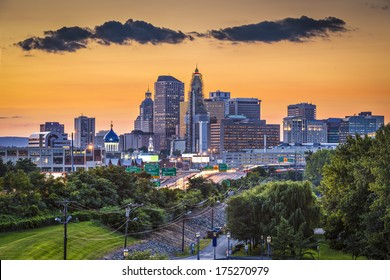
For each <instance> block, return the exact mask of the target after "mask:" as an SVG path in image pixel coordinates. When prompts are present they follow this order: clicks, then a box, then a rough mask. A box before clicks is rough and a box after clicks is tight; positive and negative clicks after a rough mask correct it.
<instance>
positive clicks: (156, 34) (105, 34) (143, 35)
mask: <svg viewBox="0 0 390 280" xmlns="http://www.w3.org/2000/svg"><path fill="white" fill-rule="evenodd" d="M94 38H97V39H100V40H102V43H104V44H111V43H116V44H126V43H129V42H131V41H136V42H138V43H140V44H147V43H151V44H153V45H156V44H161V43H168V44H178V43H181V42H182V41H183V40H185V39H187V38H190V36H189V35H186V34H184V33H182V32H181V31H174V30H171V29H168V28H160V27H156V26H154V25H152V24H150V23H147V22H145V21H138V20H136V21H134V20H132V19H129V20H128V21H126V22H125V23H124V24H122V23H120V22H118V21H108V22H105V23H104V24H102V25H100V26H96V27H95V35H94Z"/></svg>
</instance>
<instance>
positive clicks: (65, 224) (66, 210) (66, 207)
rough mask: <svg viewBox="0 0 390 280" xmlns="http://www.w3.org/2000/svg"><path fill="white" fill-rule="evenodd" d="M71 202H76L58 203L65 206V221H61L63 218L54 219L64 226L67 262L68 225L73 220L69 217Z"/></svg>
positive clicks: (65, 201)
mask: <svg viewBox="0 0 390 280" xmlns="http://www.w3.org/2000/svg"><path fill="white" fill-rule="evenodd" d="M71 202H74V201H69V200H63V201H58V203H61V204H62V205H63V206H64V211H63V212H64V218H63V221H61V218H58V217H57V218H55V219H54V220H56V221H57V222H59V223H61V224H63V225H64V260H66V247H67V243H68V232H67V225H68V223H69V221H70V219H72V216H70V215H69V216H68V204H69V203H71Z"/></svg>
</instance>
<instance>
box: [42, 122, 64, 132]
mask: <svg viewBox="0 0 390 280" xmlns="http://www.w3.org/2000/svg"><path fill="white" fill-rule="evenodd" d="M46 131H50V132H58V133H60V134H63V133H65V131H64V125H63V124H60V123H59V122H45V123H44V124H41V125H40V132H46Z"/></svg>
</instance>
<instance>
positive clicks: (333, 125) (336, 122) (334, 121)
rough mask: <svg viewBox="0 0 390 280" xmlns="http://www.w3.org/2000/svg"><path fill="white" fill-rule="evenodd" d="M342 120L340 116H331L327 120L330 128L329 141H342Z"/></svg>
mask: <svg viewBox="0 0 390 280" xmlns="http://www.w3.org/2000/svg"><path fill="white" fill-rule="evenodd" d="M342 120H343V119H340V118H329V119H326V120H325V122H326V126H327V128H328V141H327V142H328V143H340V126H341V122H342Z"/></svg>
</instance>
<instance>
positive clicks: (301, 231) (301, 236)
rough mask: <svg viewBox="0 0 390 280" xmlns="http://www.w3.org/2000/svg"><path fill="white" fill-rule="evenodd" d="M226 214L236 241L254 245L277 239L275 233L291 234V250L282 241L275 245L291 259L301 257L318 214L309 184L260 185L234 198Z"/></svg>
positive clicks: (275, 183) (315, 224)
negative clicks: (289, 253)
mask: <svg viewBox="0 0 390 280" xmlns="http://www.w3.org/2000/svg"><path fill="white" fill-rule="evenodd" d="M226 211H227V225H228V228H229V229H230V231H231V233H232V235H233V236H234V238H237V239H239V240H245V241H246V240H248V239H250V240H253V241H255V243H256V242H259V241H260V239H261V236H267V235H271V236H277V233H278V230H279V232H281V231H283V232H285V233H286V232H287V233H289V232H290V231H291V235H292V236H294V239H293V240H294V243H293V246H292V247H291V248H288V247H289V246H290V245H288V246H287V247H286V243H285V242H284V241H283V240H281V239H279V241H280V244H283V245H281V247H280V249H281V252H282V253H281V254H282V255H283V254H285V252H284V251H285V250H286V248H287V249H288V250H290V251H291V250H292V251H293V252H294V258H298V257H302V256H303V255H304V252H305V250H306V249H307V248H308V247H309V243H308V240H309V239H310V238H311V237H312V235H313V228H314V227H315V226H318V223H319V220H320V214H321V212H320V207H319V205H318V202H317V198H316V196H315V195H314V193H313V192H312V187H311V184H310V183H309V182H291V181H282V182H272V183H267V184H263V185H260V186H256V187H254V188H252V189H250V190H248V191H245V192H243V193H242V194H240V195H237V196H234V197H232V198H230V200H229V202H228V206H227V210H226ZM286 221H287V223H288V225H287V226H286V225H285V224H286ZM289 234H290V233H289ZM283 246H284V247H283ZM283 248H284V249H283ZM298 249H299V250H298ZM290 257H291V256H290Z"/></svg>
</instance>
